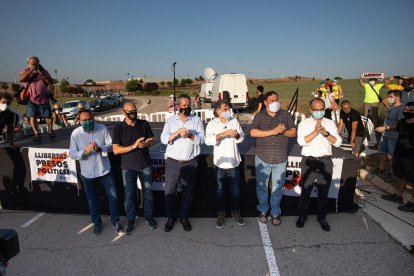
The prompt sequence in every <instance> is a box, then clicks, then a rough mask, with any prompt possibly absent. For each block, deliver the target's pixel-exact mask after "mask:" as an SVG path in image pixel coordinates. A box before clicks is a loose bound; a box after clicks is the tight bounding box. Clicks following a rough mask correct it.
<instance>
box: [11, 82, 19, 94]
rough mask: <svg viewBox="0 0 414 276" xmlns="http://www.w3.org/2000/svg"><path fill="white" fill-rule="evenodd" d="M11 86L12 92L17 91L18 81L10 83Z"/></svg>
mask: <svg viewBox="0 0 414 276" xmlns="http://www.w3.org/2000/svg"><path fill="white" fill-rule="evenodd" d="M11 87H12V90H13V91H14V92H17V91H19V89H20V84H18V83H12V85H11Z"/></svg>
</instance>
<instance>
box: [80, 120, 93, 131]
mask: <svg viewBox="0 0 414 276" xmlns="http://www.w3.org/2000/svg"><path fill="white" fill-rule="evenodd" d="M82 128H83V129H84V130H88V131H91V130H93V129H94V128H95V122H94V121H93V119H90V120H87V121H84V122H82Z"/></svg>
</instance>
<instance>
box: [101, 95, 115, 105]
mask: <svg viewBox="0 0 414 276" xmlns="http://www.w3.org/2000/svg"><path fill="white" fill-rule="evenodd" d="M104 100H106V101H107V102H108V103H110V104H111V107H116V106H117V105H118V103H117V102H116V101H115V100H114V99H112V98H111V97H110V96H107V97H105V98H104Z"/></svg>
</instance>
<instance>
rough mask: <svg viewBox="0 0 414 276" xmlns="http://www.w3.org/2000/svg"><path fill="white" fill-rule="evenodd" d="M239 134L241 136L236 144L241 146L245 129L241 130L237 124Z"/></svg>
mask: <svg viewBox="0 0 414 276" xmlns="http://www.w3.org/2000/svg"><path fill="white" fill-rule="evenodd" d="M237 133H238V134H239V139H237V140H236V143H237V144H239V143H241V142H243V140H244V132H243V129H242V128H241V126H240V124H239V122H237Z"/></svg>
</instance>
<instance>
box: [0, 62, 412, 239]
mask: <svg viewBox="0 0 414 276" xmlns="http://www.w3.org/2000/svg"><path fill="white" fill-rule="evenodd" d="M27 64H28V67H27V68H25V69H23V70H22V71H21V72H20V80H21V81H22V82H24V83H25V89H24V91H25V92H26V93H27V97H28V99H27V100H28V102H27V107H26V113H25V115H24V116H23V118H24V120H23V121H22V124H21V125H20V126H19V125H18V123H17V122H18V115H17V114H16V113H14V112H13V111H10V103H11V101H12V97H11V96H9V95H8V94H7V93H0V129H2V130H3V129H4V130H6V133H7V141H8V143H9V144H10V146H14V142H13V141H14V140H13V132H14V130H15V128H16V127H21V128H23V129H26V130H29V129H30V130H31V131H32V134H33V137H34V140H40V139H41V136H40V131H39V128H38V123H37V119H38V118H39V117H40V118H43V119H45V120H46V122H47V125H48V130H49V136H50V137H51V138H53V137H55V132H54V129H56V128H59V127H64V126H66V125H67V124H68V122H67V119H66V117H65V115H64V114H63V113H62V108H61V106H60V105H59V104H54V105H53V108H51V106H50V101H51V99H53V96H51V94H52V93H51V91H50V89H49V86H50V84H51V81H52V79H51V77H50V75H49V73H48V72H47V71H46V70H45V69H44V68H43V67H42V66H41V65H40V63H39V59H38V58H37V57H35V56H30V57H29V58H28V59H27ZM394 82H395V83H394ZM360 84H361V86H362V87H363V89H364V92H365V96H364V115H365V116H366V117H367V118H368V119H371V120H372V122H373V123H374V125H375V126H376V128H375V130H376V131H377V132H378V133H381V139H380V143H379V152H380V154H379V160H380V161H379V166H378V168H377V169H376V170H375V171H374V173H376V174H378V175H381V176H383V177H384V178H386V179H387V177H388V178H391V175H390V174H388V175H385V174H386V167H387V164H389V165H388V167H390V168H391V169H392V174H393V176H394V177H396V179H397V186H396V191H395V193H394V194H393V195H384V196H382V198H383V199H385V200H389V201H393V202H397V203H400V204H401V206H399V207H398V209H399V210H402V211H408V212H414V191H413V192H412V198H411V199H410V200H409V201H408V202H406V203H405V204H404V202H403V198H402V194H403V191H404V188H405V187H406V184H407V183H408V184H410V185H411V186H412V187H413V185H414V178H413V176H414V174H413V173H412V171H413V169H414V92H413V87H414V83H413V79H412V78H408V77H403V76H394V77H391V78H389V79H387V80H385V82H384V83H381V82H380V81H379V80H378V79H369V81H368V83H365V82H364V80H363V78H362V76H361V79H360ZM383 87H386V88H387V89H388V92H387V97H386V98H385V99H382V98H381V96H380V90H381V89H382V88H383ZM256 91H257V96H258V107H257V109H256V110H255V112H254V118H253V122H252V125H251V128H250V130H249V134H250V136H251V137H253V138H255V139H256V156H255V175H256V192H257V200H258V205H257V211H258V219H259V221H260V222H261V223H267V222H268V220H269V215H270V221H271V224H272V225H274V226H278V225H280V224H281V222H282V221H281V217H280V215H281V209H280V201H281V198H282V192H283V185H284V183H285V176H286V174H285V171H286V166H287V158H288V141H289V139H290V138H294V139H296V140H297V143H298V144H299V145H300V146H301V147H302V151H301V154H302V157H303V160H302V162H301V166H302V170H301V172H302V185H301V186H302V192H301V195H300V199H299V203H298V219H297V222H296V226H297V227H299V228H302V227H304V225H305V222H306V220H307V216H308V209H309V202H310V194H311V192H312V189H313V187H314V186H315V185H316V186H317V188H318V199H317V220H318V222H319V223H320V225H321V228H322V229H323V230H325V231H330V225H329V224H328V222H327V219H326V216H327V213H328V191H329V186H330V183H331V180H332V168H333V164H332V160H331V159H332V147H339V146H340V145H341V143H342V142H343V140H346V142H348V143H349V144H350V145H351V147H352V148H353V153H354V154H355V155H356V156H358V154H359V153H360V152H361V145H362V141H363V139H364V137H365V136H366V127H364V124H363V121H362V120H361V114H360V113H359V112H358V111H357V110H356V109H354V108H352V105H351V102H350V101H349V100H344V91H343V90H342V87H341V86H340V84H339V83H338V81H337V80H333V81H331V80H330V79H326V80H325V81H321V83H320V86H319V87H318V89H317V90H316V91H315V92H314V93H313V94H314V96H315V98H314V99H312V100H311V102H310V104H309V108H310V109H309V111H310V113H311V116H310V117H309V118H306V119H304V120H302V121H301V122H300V123H299V125H298V126H297V125H295V124H294V121H293V119H292V116H291V115H290V113H289V112H288V111H286V110H283V109H282V108H281V105H280V102H279V95H278V93H277V92H274V91H269V92H266V93H265V92H264V87H263V86H261V85H259V86H257V90H256ZM17 97H21V95H17ZM381 105H383V106H384V108H386V110H387V113H386V117H385V120H384V122H383V123H380V122H379V116H378V109H379V107H380V106H381ZM202 107H203V103H202V101H201V100H200V98H199V97H196V99H195V103H194V105H192V104H191V98H190V97H189V96H188V95H186V94H182V95H180V96H179V97H178V99H177V100H176V101H174V96H173V95H171V97H170V99H169V101H168V103H167V108H168V109H169V111H171V112H173V111H174V109H175V110H177V111H178V113H177V114H174V115H173V116H170V117H169V118H168V119H167V120H166V122H165V125H164V128H163V131H162V133H161V137H160V140H161V143H163V144H165V145H166V146H167V148H166V153H165V155H166V162H165V204H166V211H167V218H168V220H167V223H166V224H165V228H164V230H165V231H166V232H169V231H171V230H172V229H173V227H174V224H175V222H176V220H177V219H178V218H179V219H180V222H181V224H182V226H183V229H184V230H185V231H191V229H192V225H191V223H190V221H189V217H190V209H191V204H192V200H193V195H194V187H195V184H196V179H197V168H198V160H197V156H198V155H199V154H200V145H201V144H204V143H205V144H206V145H208V146H212V147H213V148H214V150H213V155H214V157H213V159H214V162H213V163H214V177H215V180H216V200H217V221H216V227H217V228H223V227H224V223H225V217H226V215H225V214H226V213H225V206H226V203H225V198H226V190H227V189H226V187H225V185H226V184H228V185H229V186H230V187H229V191H230V199H231V202H230V206H231V215H232V218H233V219H234V220H235V222H236V223H237V224H238V225H244V224H245V221H244V219H243V217H242V215H241V213H240V187H239V183H240V168H239V165H240V162H241V156H240V152H239V149H238V145H239V144H240V143H242V142H243V140H244V136H245V134H244V132H243V130H242V128H241V126H240V123H239V122H238V120H237V119H235V118H233V117H232V115H231V112H230V108H231V103H229V102H227V101H225V100H223V101H219V102H218V103H217V104H216V105H215V106H214V107H213V109H214V115H215V118H214V119H213V120H211V121H210V122H209V123H208V125H207V127H206V130H205V131H204V128H203V124H202V121H201V119H200V118H199V117H198V116H194V115H192V114H191V111H192V108H194V109H199V108H202ZM79 110H80V112H79V113H78V115H77V116H76V118H75V124H76V123H78V124H80V126H79V127H77V128H76V129H74V131H73V132H72V135H71V139H70V157H71V158H73V159H76V160H79V163H80V168H81V172H80V174H81V180H82V183H83V185H84V190H85V193H86V196H87V200H88V205H89V210H90V216H91V220H92V222H93V224H94V229H93V233H94V235H95V236H98V235H99V234H100V233H101V230H102V220H101V217H100V212H99V206H98V198H99V196H98V194H97V183H100V184H101V185H102V186H103V187H104V189H105V191H106V194H107V197H108V201H109V208H110V213H111V222H112V224H113V227H114V229H115V231H116V233H123V232H125V233H126V234H127V235H130V234H131V233H132V231H133V230H134V227H135V223H136V214H137V210H136V200H137V189H136V183H137V179H139V180H140V182H141V184H142V188H143V198H144V203H143V205H144V217H145V221H146V223H147V224H148V226H149V228H150V229H156V228H157V227H158V224H157V222H156V221H155V219H154V217H153V196H152V169H151V161H150V155H149V149H148V147H150V146H152V145H153V144H154V142H155V139H156V138H155V137H154V134H153V132H152V130H151V127H150V124H149V123H148V122H147V121H145V120H140V119H138V118H137V107H136V105H135V104H134V103H132V102H126V103H125V104H124V106H123V114H124V116H125V120H124V121H123V122H120V123H119V124H118V125H116V127H115V128H114V131H113V135H112V136H111V135H110V134H109V132H108V129H107V128H106V127H105V125H103V124H95V121H94V115H93V114H92V112H91V111H89V110H86V109H85V108H84V107H82V106H79ZM16 117H17V118H16ZM343 133H347V135H343ZM111 151H113V153H114V154H115V155H120V156H121V167H122V178H123V185H124V202H125V211H126V216H127V224H126V227H125V228H124V226H123V225H122V224H121V222H120V218H119V210H118V195H117V192H116V187H115V180H114V176H113V173H112V170H111V165H110V162H109V159H108V152H111ZM270 178H271V180H272V188H271V190H270V197H269V179H270ZM392 179H394V178H392ZM179 184H180V187H181V191H182V196H181V202H180V208H179V210H178V209H177V200H178V197H177V189H178V186H179ZM269 198H270V200H269Z"/></svg>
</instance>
